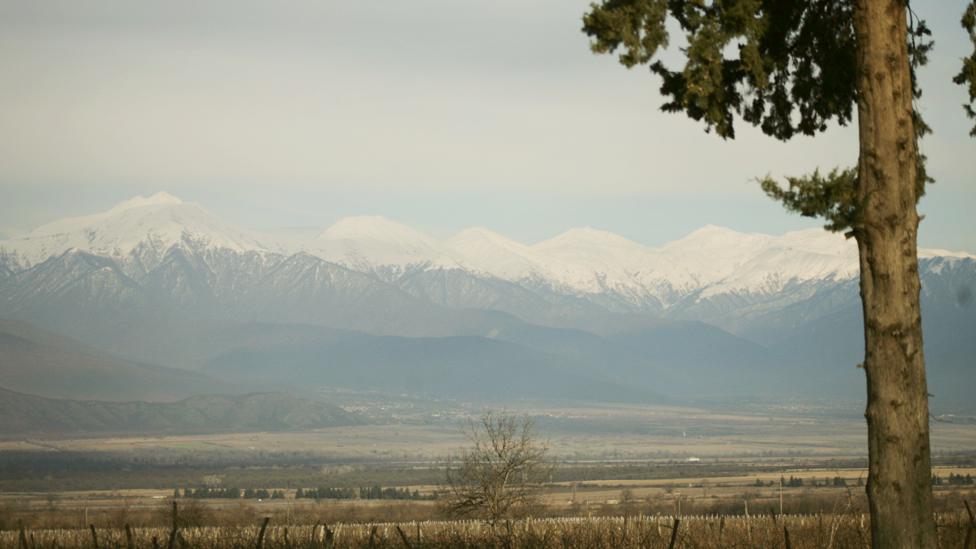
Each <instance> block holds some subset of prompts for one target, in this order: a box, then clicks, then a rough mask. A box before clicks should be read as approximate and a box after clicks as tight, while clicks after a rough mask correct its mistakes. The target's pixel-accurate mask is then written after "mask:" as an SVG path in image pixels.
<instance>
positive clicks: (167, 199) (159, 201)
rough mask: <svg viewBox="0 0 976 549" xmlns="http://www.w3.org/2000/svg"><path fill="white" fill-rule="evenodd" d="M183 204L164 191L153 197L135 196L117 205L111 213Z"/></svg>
mask: <svg viewBox="0 0 976 549" xmlns="http://www.w3.org/2000/svg"><path fill="white" fill-rule="evenodd" d="M179 204H183V201H182V200H180V199H179V198H176V197H175V196H173V195H171V194H169V193H167V192H165V191H163V192H158V193H156V194H154V195H152V196H149V197H146V196H135V197H133V198H130V199H129V200H126V201H125V202H122V203H120V204H118V205H116V206H115V207H114V208H112V209H111V210H110V211H111V212H120V211H122V210H129V209H132V208H144V207H146V206H176V205H179Z"/></svg>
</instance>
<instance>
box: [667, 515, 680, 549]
mask: <svg viewBox="0 0 976 549" xmlns="http://www.w3.org/2000/svg"><path fill="white" fill-rule="evenodd" d="M680 525H681V519H679V518H677V517H675V519H674V526H672V527H671V542H670V543H668V549H674V544H675V542H677V541H678V526H680Z"/></svg>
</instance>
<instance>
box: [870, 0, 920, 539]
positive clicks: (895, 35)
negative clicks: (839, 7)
mask: <svg viewBox="0 0 976 549" xmlns="http://www.w3.org/2000/svg"><path fill="white" fill-rule="evenodd" d="M855 17H856V19H855V26H856V30H857V40H858V125H859V132H860V147H861V148H860V158H859V160H860V165H859V174H858V175H859V183H858V188H857V200H858V204H859V207H860V211H859V218H858V222H857V224H856V226H855V230H854V233H855V237H856V238H857V242H858V249H859V252H860V266H861V300H862V305H863V310H864V345H865V357H864V369H865V372H866V374H867V395H868V400H867V402H868V403H867V410H866V412H865V417H866V418H867V423H868V454H869V464H870V472H869V475H868V484H867V493H868V501H869V504H870V510H871V535H872V541H873V544H872V545H873V547H875V548H876V549H880V548H885V549H887V548H898V549H903V548H906V547H913V548H929V547H935V546H936V534H935V523H934V519H933V516H932V488H931V458H930V451H929V412H928V392H927V387H926V381H925V359H924V354H923V351H922V322H921V312H920V308H919V289H920V282H919V276H918V257H917V245H916V239H917V232H918V221H919V217H918V212H917V210H916V207H915V206H916V202H917V187H916V177H917V169H916V168H917V163H918V151H917V144H916V139H915V131H914V128H913V124H912V87H911V76H910V73H909V60H908V51H907V42H906V11H905V1H904V0H857V11H856V14H855Z"/></svg>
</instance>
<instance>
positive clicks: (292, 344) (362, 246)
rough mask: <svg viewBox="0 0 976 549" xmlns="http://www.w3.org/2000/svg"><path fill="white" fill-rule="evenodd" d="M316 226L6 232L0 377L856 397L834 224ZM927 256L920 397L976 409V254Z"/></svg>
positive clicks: (96, 224) (92, 222) (853, 294)
mask: <svg viewBox="0 0 976 549" xmlns="http://www.w3.org/2000/svg"><path fill="white" fill-rule="evenodd" d="M307 233H308V234H305V232H294V231H292V232H281V233H274V234H269V233H261V232H257V231H252V230H248V229H245V228H241V227H236V226H234V225H232V224H230V223H227V222H224V221H222V220H221V219H220V218H218V217H217V216H215V215H213V214H211V213H209V212H208V211H207V209H205V207H203V206H201V205H197V204H192V203H186V202H183V201H182V200H180V199H179V198H177V197H174V196H172V195H169V194H166V193H159V194H156V195H153V196H150V197H141V196H140V197H135V198H132V199H130V200H127V201H125V202H122V203H120V204H118V205H117V206H115V207H114V208H112V209H110V210H108V211H105V212H101V213H96V214H92V215H86V216H83V217H76V218H69V219H62V220H59V221H54V222H52V223H49V224H46V225H43V226H41V227H39V228H37V229H35V230H34V231H32V232H30V233H28V234H25V235H21V236H17V237H14V238H10V239H7V240H4V241H0V317H2V318H3V319H4V320H2V321H0V349H2V352H0V387H3V388H4V389H6V390H8V391H14V392H17V393H19V394H24V395H33V396H36V397H38V398H41V399H45V398H46V399H51V398H54V399H69V400H70V399H74V400H79V399H80V400H85V399H89V400H94V401H102V402H124V401H134V400H141V401H153V402H172V401H174V400H177V399H183V398H187V397H191V396H195V395H213V394H246V393H253V392H265V393H266V392H277V391H290V392H298V393H301V394H304V395H306V396H316V395H317V396H319V397H321V395H320V394H318V393H319V392H320V391H323V390H328V391H335V390H343V391H352V392H361V393H376V394H389V395H410V396H412V397H421V398H432V399H453V400H457V401H476V402H501V401H525V400H526V399H528V400H529V401H532V400H538V399H542V400H550V401H578V402H594V403H595V402H603V403H620V404H624V403H631V404H641V405H647V404H654V405H687V404H693V405H699V404H705V403H713V404H714V403H721V404H722V405H729V406H738V407H739V408H745V407H748V406H750V405H753V404H754V403H756V402H770V401H788V400H789V399H793V398H801V399H804V401H808V402H813V401H818V400H821V401H822V400H835V401H842V402H849V403H857V402H859V401H860V400H861V399H862V398H863V397H862V395H863V374H862V373H861V372H860V371H859V370H858V369H857V368H856V367H855V366H856V365H857V364H858V362H859V361H860V360H861V357H862V355H863V350H862V338H863V336H862V334H861V331H860V325H861V316H860V301H859V299H858V293H857V292H858V290H857V282H856V275H857V251H856V248H855V246H854V244H853V242H852V241H848V240H845V239H844V237H843V236H841V235H838V234H833V233H828V232H826V231H823V230H820V229H810V230H801V231H794V232H789V233H786V234H783V235H764V234H755V233H740V232H736V231H733V230H730V229H726V228H722V227H717V226H705V227H702V228H701V229H699V230H696V231H694V232H692V233H691V234H688V235H687V236H685V237H684V238H681V239H679V240H676V241H673V242H669V243H667V244H665V245H663V246H660V247H653V248H652V247H648V246H644V245H641V244H639V243H636V242H633V241H630V240H628V239H625V238H623V237H621V236H618V235H615V234H613V233H610V232H607V231H602V230H599V229H594V228H589V227H584V228H574V229H569V230H567V231H565V232H563V233H562V234H559V235H557V236H555V237H552V238H550V239H547V240H544V241H541V242H536V243H522V242H517V241H514V240H511V239H508V238H506V237H504V236H502V235H499V234H497V233H495V232H492V231H491V230H490V229H486V228H471V229H466V230H463V231H460V232H459V233H457V234H456V235H454V236H452V237H450V238H447V239H438V238H434V237H432V236H429V235H426V234H424V233H422V232H420V231H418V230H415V229H412V228H410V227H408V226H405V225H403V224H400V223H397V222H395V221H393V220H390V219H386V218H383V217H369V216H364V217H348V218H344V219H342V220H340V221H339V222H337V223H335V224H334V225H332V226H331V227H328V228H326V229H325V230H322V231H321V232H318V233H317V234H316V233H312V232H308V231H307ZM282 234H285V236H282ZM920 257H921V261H920V272H921V275H922V283H923V291H922V300H923V309H924V315H923V321H924V323H925V334H926V354H927V357H928V368H929V376H930V384H929V386H930V392H931V393H933V395H934V396H933V398H932V407H933V411H934V412H936V413H962V414H967V413H972V412H973V411H974V408H973V404H972V398H971V388H972V387H974V386H976V376H974V369H973V368H972V357H973V356H976V339H974V338H972V337H971V336H972V333H971V330H972V326H973V325H974V321H976V303H974V299H973V292H974V290H976V257H974V256H973V255H971V254H969V253H966V252H953V251H945V250H920ZM38 402H41V401H38ZM106 406H107V404H106ZM856 407H857V406H856V405H854V406H852V408H853V409H856ZM3 424H4V426H5V427H4V429H5V430H7V431H11V432H13V431H24V432H30V431H31V430H32V429H34V428H35V427H36V428H37V429H40V430H46V431H50V430H51V429H52V425H60V424H59V423H57V422H54V423H51V422H49V421H48V422H46V423H45V421H42V420H39V419H38V420H36V421H35V419H31V416H30V415H27V416H23V417H19V419H18V421H16V422H13V421H4V422H3ZM111 425H113V424H112V422H106V423H104V424H103V427H102V428H101V430H102V431H104V430H106V429H108V427H104V426H111ZM162 425H167V423H166V422H165V421H164V422H162ZM286 426H288V425H287V424H286ZM171 427H172V426H169V427H166V429H171ZM224 427H225V428H237V427H239V426H224ZM291 427H295V425H291ZM64 428H65V429H67V430H71V429H80V430H84V429H85V428H86V427H85V423H84V422H81V423H79V424H77V425H69V424H64ZM194 428H196V427H194ZM191 430H192V429H191Z"/></svg>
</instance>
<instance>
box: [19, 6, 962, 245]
mask: <svg viewBox="0 0 976 549" xmlns="http://www.w3.org/2000/svg"><path fill="white" fill-rule="evenodd" d="M964 3H965V2H964V1H963V0H925V1H916V2H913V7H914V9H915V11H916V12H917V13H919V15H920V16H922V17H923V18H925V19H927V20H928V22H929V24H930V27H931V28H932V29H933V32H934V35H935V40H936V49H935V51H934V53H933V54H932V56H931V61H930V64H929V65H928V66H927V67H926V68H925V69H924V72H923V73H922V84H923V86H924V88H925V95H924V96H923V98H922V100H921V103H920V108H921V109H922V111H923V114H924V116H925V117H926V119H927V120H928V121H929V123H930V124H931V125H932V126H933V128H934V130H935V134H934V135H933V136H929V137H928V138H926V140H925V141H924V142H923V144H922V148H923V152H924V153H926V154H927V155H928V157H929V162H930V164H929V169H930V172H931V173H932V174H933V175H934V176H935V178H936V179H937V181H938V182H937V184H936V185H934V186H932V187H930V189H929V194H928V196H926V197H925V198H924V199H923V202H922V204H921V210H922V212H923V213H924V214H926V218H925V220H924V221H923V224H922V228H921V231H920V244H921V245H922V246H925V247H938V248H947V249H955V250H967V251H976V215H974V213H973V207H974V206H976V186H974V185H973V183H974V179H976V161H974V160H973V157H974V152H976V141H974V140H972V139H970V138H969V137H968V130H969V127H970V124H971V122H970V121H968V120H966V119H965V118H964V116H963V113H962V108H961V104H962V103H963V102H964V101H965V90H964V89H963V88H962V87H961V86H957V85H954V84H952V82H951V78H952V76H953V75H954V74H955V73H956V72H958V69H959V66H960V58H962V57H963V56H964V55H966V54H967V46H968V43H967V40H966V37H965V34H964V32H963V30H962V29H961V28H960V26H959V18H960V16H961V14H962V11H963V9H964ZM587 5H588V0H582V1H578V0H536V1H533V2H521V1H520V2H516V1H514V0H495V1H491V2H488V1H471V0H461V1H459V0H415V1H411V2H380V1H375V0H360V1H357V2H341V3H340V2H332V1H328V0H317V1H313V0H285V1H282V2H267V1H259V0H209V1H201V0H169V1H167V2H132V1H131V0H88V1H86V2H77V0H46V1H44V2H28V1H12V0H0V74H3V75H4V76H3V80H2V84H0V235H7V236H10V235H14V234H19V233H22V232H25V231H27V230H30V229H31V228H33V227H36V226H38V225H40V224H42V223H45V222H48V221H51V220H53V219H56V218H60V217H65V216H69V215H80V214H87V213H93V212H96V211H102V210H105V209H107V208H109V207H111V206H112V205H114V204H116V203H118V202H121V201H123V200H125V199H127V198H129V197H131V196H134V195H138V194H143V195H147V194H152V193H155V192H157V191H167V192H169V193H171V194H174V195H176V196H179V197H181V198H183V199H184V200H188V201H192V202H197V203H200V204H202V205H203V206H205V207H206V208H207V209H209V210H211V211H212V212H214V213H216V214H218V215H220V216H222V217H224V218H226V219H228V220H230V221H233V222H235V223H237V224H239V225H242V226H245V227H250V228H256V229H271V228H281V227H325V226H328V225H330V224H331V223H333V222H334V221H336V220H338V219H339V218H342V217H344V216H348V215H364V214H370V215H384V216H387V217H390V218H392V219H396V220H398V221H401V222H404V223H407V224H410V225H412V226H415V227H417V228H420V229H423V230H426V231H427V232H429V233H431V234H434V235H436V236H447V235H450V234H451V233H453V232H455V231H457V230H459V229H461V228H464V227H469V226H486V227H489V228H492V229H494V230H496V231H498V232H500V233H502V234H505V235H506V236H509V237H512V238H515V239H518V240H521V241H524V242H534V241H538V240H542V239H544V238H547V237H551V236H553V235H555V234H558V233H560V232H563V231H564V230H566V229H568V228H570V227H578V226H592V227H597V228H601V229H606V230H610V231H613V232H617V233H619V234H622V235H624V236H627V237H629V238H632V239H634V240H636V241H639V242H643V243H645V244H648V245H657V244H660V243H663V242H666V241H668V240H672V239H675V238H678V237H680V236H682V235H683V234H686V233H688V232H690V231H691V230H694V229H695V228H698V227H700V226H702V225H705V224H716V225H723V226H727V227H731V228H733V229H737V230H742V231H756V232H765V233H780V232H784V231H787V230H792V229H799V228H807V227H814V226H817V225H818V224H819V223H818V222H817V221H816V220H810V219H805V218H800V217H797V216H795V215H792V214H788V213H786V212H784V211H783V210H782V208H781V207H780V206H779V205H778V204H776V203H773V202H772V201H770V200H769V199H767V198H766V197H765V196H764V195H763V194H762V193H761V192H760V191H759V189H758V185H757V184H756V183H755V181H754V179H755V178H756V177H759V176H763V175H766V174H771V175H774V176H783V175H797V174H802V173H806V172H808V171H811V170H812V169H814V168H816V167H821V168H826V169H829V168H831V167H834V166H847V165H850V164H853V163H854V161H855V160H856V156H857V140H856V132H855V129H854V128H851V127H848V128H832V129H831V130H830V131H828V132H827V133H826V134H824V135H821V136H818V137H816V138H798V139H794V140H793V141H791V142H789V143H786V144H784V143H781V142H778V141H776V140H773V139H771V138H768V137H766V136H764V135H762V134H761V133H760V132H758V131H756V130H754V129H751V128H749V127H748V126H746V125H744V124H739V125H738V128H737V133H738V137H737V139H736V140H735V141H723V140H722V139H720V138H718V137H717V136H715V135H714V134H706V133H705V132H704V130H703V128H702V126H700V125H699V124H697V123H695V122H693V121H691V120H689V119H687V118H686V117H685V116H683V115H674V114H665V113H662V112H660V111H659V106H660V104H661V103H662V100H661V98H660V96H659V94H658V93H657V88H658V86H659V85H660V83H659V81H658V80H657V79H656V77H653V76H652V75H650V74H649V72H648V71H647V69H646V68H637V69H633V70H629V71H628V70H626V69H624V68H623V67H622V66H620V65H619V64H617V63H616V61H615V59H614V58H613V57H612V56H597V55H594V54H592V53H590V51H589V46H588V41H587V38H586V36H584V35H583V34H582V32H581V31H580V26H581V21H580V18H581V15H582V14H583V13H584V12H585V11H586V8H587Z"/></svg>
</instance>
